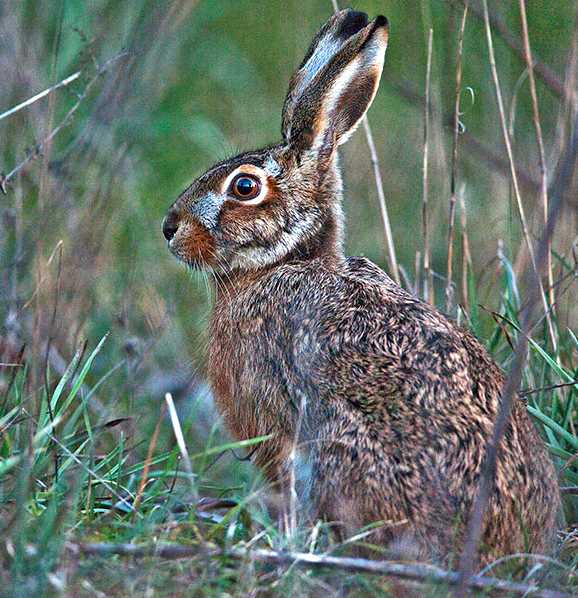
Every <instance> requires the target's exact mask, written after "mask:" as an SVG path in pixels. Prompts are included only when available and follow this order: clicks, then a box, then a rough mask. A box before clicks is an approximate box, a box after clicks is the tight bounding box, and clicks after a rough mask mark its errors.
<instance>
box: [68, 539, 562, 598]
mask: <svg viewBox="0 0 578 598" xmlns="http://www.w3.org/2000/svg"><path fill="white" fill-rule="evenodd" d="M67 548H68V551H69V552H70V553H72V554H77V555H78V554H82V555H90V556H101V557H107V556H112V555H121V556H130V557H133V558H145V557H159V558H162V559H182V558H192V557H195V556H199V555H200V553H199V549H198V547H196V546H185V545H180V544H142V545H136V544H104V543H102V544H73V543H68V544H67ZM202 556H203V557H206V556H209V557H213V558H223V557H228V558H232V559H235V560H243V561H245V560H247V561H252V562H258V563H267V564H272V565H287V566H297V567H309V568H314V569H334V570H338V571H350V572H353V573H369V574H374V575H389V576H391V577H399V578H401V579H407V580H412V581H417V582H421V583H433V584H444V585H456V583H458V578H459V575H458V573H456V572H455V571H446V570H444V569H441V568H440V567H435V566H434V565H427V564H420V563H393V562H389V561H372V560H368V559H361V558H352V557H336V556H329V555H319V554H312V553H310V552H275V551H274V550H265V549H253V550H246V549H242V548H233V549H231V550H227V551H222V550H214V551H211V552H210V553H208V554H203V555H202ZM468 587H470V588H474V589H479V590H484V589H485V590H493V591H499V592H509V593H511V594H514V595H517V596H524V595H528V594H531V595H532V596H535V597H536V598H569V594H564V593H563V592H557V591H554V590H540V589H539V588H538V586H537V585H535V584H526V583H516V582H513V581H508V580H504V579H498V578H496V577H485V576H480V575H476V576H473V577H471V578H470V580H469V583H468Z"/></svg>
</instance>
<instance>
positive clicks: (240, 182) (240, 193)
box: [231, 174, 261, 199]
mask: <svg viewBox="0 0 578 598" xmlns="http://www.w3.org/2000/svg"><path fill="white" fill-rule="evenodd" d="M231 191H232V192H233V195H234V196H235V197H236V198H237V199H255V197H257V195H259V193H260V192H261V182H260V181H259V179H258V178H256V177H254V176H251V175H248V174H238V175H237V176H236V177H235V178H234V179H233V182H232V183H231Z"/></svg>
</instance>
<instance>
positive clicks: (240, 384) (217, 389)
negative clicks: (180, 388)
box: [208, 313, 290, 438]
mask: <svg viewBox="0 0 578 598" xmlns="http://www.w3.org/2000/svg"><path fill="white" fill-rule="evenodd" d="M227 316H228V317H223V315H220V314H219V315H217V317H214V318H213V322H212V326H211V335H210V344H209V356H208V357H209V360H208V369H209V379H210V383H211V387H212V390H213V393H214V397H215V403H216V405H217V409H218V410H219V412H220V413H221V415H222V416H223V418H224V420H225V423H226V425H227V427H228V428H229V429H230V430H231V431H232V432H233V434H234V435H235V436H237V437H239V438H251V437H254V436H259V435H266V434H270V433H271V432H272V430H274V429H281V428H282V427H283V426H285V425H286V424H287V418H288V417H289V416H290V414H289V413H288V409H290V399H289V392H290V391H289V388H288V385H287V379H288V363H287V344H288V343H287V339H286V338H284V337H285V334H284V331H283V326H282V324H281V323H280V322H278V321H277V319H275V318H273V317H271V316H268V315H266V314H253V315H252V317H250V318H247V317H241V316H240V314H234V313H233V314H227Z"/></svg>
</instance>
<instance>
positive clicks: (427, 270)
mask: <svg viewBox="0 0 578 598" xmlns="http://www.w3.org/2000/svg"><path fill="white" fill-rule="evenodd" d="M432 48H433V29H431V28H430V30H429V33H428V40H427V69H426V76H425V104H424V118H423V163H422V209H421V220H422V230H423V273H424V281H423V283H424V284H423V298H424V300H425V301H429V302H430V303H431V304H432V305H433V304H434V295H433V276H432V271H431V263H430V259H431V256H430V238H429V237H430V232H429V223H428V192H429V177H428V174H429V168H428V167H429V117H430V110H431V105H430V89H431V60H432V53H433V52H432Z"/></svg>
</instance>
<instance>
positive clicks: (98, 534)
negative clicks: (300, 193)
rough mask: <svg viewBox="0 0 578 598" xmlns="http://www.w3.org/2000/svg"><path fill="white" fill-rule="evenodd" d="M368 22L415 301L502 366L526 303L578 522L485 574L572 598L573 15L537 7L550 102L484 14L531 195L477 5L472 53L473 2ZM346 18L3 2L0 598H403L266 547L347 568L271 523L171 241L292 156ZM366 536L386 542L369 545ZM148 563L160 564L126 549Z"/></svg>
mask: <svg viewBox="0 0 578 598" xmlns="http://www.w3.org/2000/svg"><path fill="white" fill-rule="evenodd" d="M352 4H353V5H354V6H355V8H358V9H360V10H364V11H366V12H368V13H369V14H371V15H375V14H377V13H383V14H386V15H387V16H388V18H389V20H390V23H391V36H390V49H389V50H388V54H387V57H386V65H385V72H384V77H383V79H382V84H381V88H380V91H379V93H378V96H377V98H376V100H375V102H374V104H373V107H372V108H371V111H370V113H369V120H370V123H371V126H372V132H373V138H374V142H375V148H376V151H377V155H378V157H379V161H380V172H381V175H382V177H383V190H384V193H385V200H386V204H387V210H388V214H389V219H390V221H391V227H392V231H393V235H392V236H393V246H394V248H395V251H396V257H397V261H398V263H399V265H400V272H401V282H402V284H403V285H404V286H406V287H407V288H410V289H412V290H413V291H414V292H416V293H417V294H419V295H421V296H426V297H427V299H428V300H430V301H432V302H435V303H436V304H437V305H438V306H439V307H440V308H441V309H443V310H445V311H447V312H448V313H450V314H451V315H452V316H453V317H455V318H456V319H457V320H458V321H460V323H462V324H463V325H465V326H469V327H470V328H471V329H472V330H473V331H474V333H475V334H476V335H477V336H478V338H480V339H481V340H483V341H484V342H485V344H486V346H487V348H488V350H489V351H490V352H491V353H492V355H493V356H494V358H495V359H496V360H497V362H498V363H499V364H500V365H501V366H502V367H503V368H504V370H506V371H508V370H509V369H510V367H511V366H512V363H513V362H514V358H515V351H514V347H515V346H516V343H517V340H518V337H519V334H520V326H521V324H520V313H521V310H522V308H523V307H524V306H527V305H528V303H529V302H531V305H532V306H533V308H534V309H533V311H532V318H531V321H530V322H529V327H528V330H529V352H528V359H527V361H526V363H525V365H524V369H523V373H522V383H521V389H520V393H521V395H522V396H523V398H524V400H526V401H527V404H528V410H529V412H530V413H531V415H532V416H533V417H534V421H535V423H536V426H537V427H538V429H539V430H540V432H541V434H542V436H543V438H544V440H545V442H546V443H547V445H548V447H549V449H550V451H551V454H552V456H553V458H554V460H555V462H556V465H557V467H558V470H559V473H560V485H561V486H562V487H563V490H564V509H565V518H566V522H565V523H564V524H562V523H561V526H560V533H559V539H560V551H559V553H558V554H557V555H555V557H552V558H546V557H540V556H534V557H532V558H525V557H524V556H519V555H518V556H516V555H513V556H512V557H511V558H507V559H503V560H502V561H500V562H498V563H495V564H494V565H493V566H492V568H491V569H490V570H489V571H486V572H485V573H486V574H488V575H491V576H493V577H499V578H502V579H505V580H511V581H512V582H515V583H519V584H526V585H532V584H536V586H539V587H540V588H555V589H558V590H560V591H565V592H567V593H569V594H571V593H575V592H578V581H577V577H576V575H577V574H576V569H577V568H578V528H577V523H576V522H577V521H578V459H577V458H576V456H577V455H578V435H577V432H576V428H577V427H578V406H577V402H578V384H577V383H576V380H577V379H578V360H577V354H578V340H577V338H576V333H575V331H576V321H577V315H578V309H577V303H576V299H575V297H576V292H577V287H576V275H577V260H576V231H577V230H578V229H577V222H578V219H577V217H576V215H577V212H576V199H575V198H576V197H577V196H578V188H577V184H576V176H575V170H572V169H575V167H576V156H575V155H572V153H571V148H572V144H571V134H572V131H573V130H574V127H575V124H574V123H575V119H576V107H577V96H576V74H577V72H578V69H577V68H576V65H577V61H578V50H577V35H576V33H577V22H578V21H577V20H576V19H577V17H576V5H575V3H573V2H570V1H568V2H566V1H562V2H556V3H540V2H536V3H532V2H529V3H528V5H527V7H526V10H527V22H528V31H529V42H530V44H531V50H532V54H533V57H534V58H535V59H537V62H536V64H535V66H534V69H533V78H535V85H536V91H537V95H536V98H535V99H536V102H533V101H532V93H531V90H532V85H531V79H532V77H529V75H530V72H529V71H528V69H527V68H526V62H525V58H524V39H525V36H524V29H523V27H522V24H521V23H522V21H521V18H520V10H519V3H518V2H514V1H512V2H505V3H503V2H500V3H498V2H490V6H489V13H490V16H491V33H492V39H493V44H494V50H495V63H496V66H497V73H498V76H499V84H500V89H501V95H502V97H503V100H504V115H503V116H504V119H505V121H504V122H505V125H506V129H507V132H508V136H509V138H511V141H512V151H513V158H514V165H515V172H516V175H517V176H516V180H517V181H518V182H519V198H518V195H517V194H516V190H515V188H514V186H513V185H512V174H511V165H510V163H509V160H508V156H507V153H506V150H505V147H504V136H503V131H502V122H501V118H500V113H499V110H498V106H497V103H496V85H495V80H494V78H493V76H492V71H491V68H490V60H489V57H488V42H487V36H486V31H485V28H484V19H483V6H484V2H482V1H479V0H470V2H469V5H470V9H469V11H468V14H467V16H466V18H465V32H464V36H463V51H462V52H461V54H460V52H459V39H460V27H461V23H462V17H463V11H464V4H463V3H462V2H461V1H458V0H455V1H450V0H448V1H446V2H439V1H435V0H421V2H420V3H401V2H378V1H377V0H363V1H362V0H360V1H356V2H352ZM410 4H411V6H410ZM331 10H332V3H331V2H330V1H329V0H323V1H322V0H317V1H316V2H307V3H304V2H302V1H300V0H285V1H283V2H280V1H279V0H267V1H262V2H255V1H250V0H223V1H222V2H209V1H207V0H204V1H203V0H170V1H166V2H156V1H154V0H129V1H126V2H122V3H120V2H114V1H112V0H95V1H93V2H89V3H84V2H73V1H71V0H57V1H54V2H38V1H34V0H20V1H17V0H7V1H5V2H2V3H1V4H0V72H1V73H2V78H1V79H2V84H1V85H0V172H2V178H0V185H1V187H2V189H3V190H4V191H5V194H0V214H1V215H2V218H1V220H0V299H1V301H0V323H1V324H0V326H1V328H0V595H24V594H29V595H42V594H47V595H51V594H65V595H70V596H76V595H87V596H89V595H90V596H91V595H99V596H102V595H137V596H138V595H143V596H144V595H150V594H151V593H153V592H154V593H158V594H159V595H175V594H183V595H253V594H256V593H258V592H260V591H263V592H265V591H267V592H271V593H273V594H279V595H284V594H285V595H286V594H296V595H309V594H310V595H317V594H319V593H321V592H326V593H328V594H330V595H334V594H339V593H344V592H347V591H352V592H354V593H359V594H373V593H377V594H381V595H389V594H390V593H391V592H394V591H396V584H397V583H398V582H397V581H396V579H397V578H396V577H387V578H384V577H383V576H380V575H375V574H371V573H367V571H365V570H363V569H362V568H361V569H360V568H357V569H356V568H355V567H353V568H352V567H351V566H344V565H343V563H341V564H339V563H337V565H335V566H331V567H330V566H319V564H308V565H303V564H301V565H302V566H297V565H295V564H291V561H292V559H291V558H276V557H266V555H265V556H264V553H257V552H254V551H255V550H262V551H263V550H268V551H272V552H273V553H274V554H277V555H282V554H285V552H286V551H291V552H305V553H316V554H327V555H337V556H339V555H344V554H346V553H347V550H346V549H347V548H348V547H347V546H343V545H340V546H339V545H334V544H332V542H331V540H330V538H329V537H328V534H327V533H326V531H327V530H326V529H325V526H324V525H322V524H318V525H316V526H315V527H313V528H311V529H310V528H299V529H291V530H289V531H287V530H286V529H284V527H283V526H279V525H278V523H277V521H274V520H272V519H271V517H270V516H269V514H268V509H267V507H268V502H269V501H270V496H269V493H268V492H267V487H266V485H265V484H264V482H263V481H262V479H261V478H260V477H259V474H258V472H257V471H255V469H254V468H253V467H252V465H251V464H250V462H249V461H247V460H244V459H243V456H244V455H246V454H247V453H249V452H250V450H251V443H256V442H259V439H254V440H253V441H251V442H249V443H244V445H241V444H242V443H231V441H230V439H229V438H228V437H227V435H226V432H225V431H224V430H223V429H222V426H221V424H220V422H219V420H218V417H217V415H216V414H215V412H214V410H213V407H212V405H211V400H210V396H209V392H208V390H207V388H206V382H205V380H204V377H203V359H204V354H205V346H206V338H205V336H204V335H205V325H206V320H207V314H208V311H209V308H210V303H211V298H210V295H211V287H210V284H208V281H207V279H206V278H205V277H204V276H203V275H202V274H198V273H195V274H191V273H189V272H188V271H186V270H185V269H184V268H182V267H181V266H179V264H178V263H177V262H176V260H174V258H172V257H171V256H170V255H169V253H168V251H167V250H166V247H165V244H164V240H163V238H162V235H161V231H160V223H161V220H162V217H163V216H164V213H165V211H166V209H167V207H168V206H169V205H170V204H171V203H172V201H173V199H174V198H175V197H176V195H177V194H178V193H179V192H180V191H181V190H182V189H183V188H184V187H185V186H186V185H187V184H188V183H189V182H190V180H191V179H192V178H193V177H194V176H196V175H197V174H199V173H200V172H202V171H203V169H204V168H206V167H208V166H210V165H211V164H212V163H214V162H215V161H216V160H217V159H219V158H222V157H223V154H230V153H235V152H236V151H237V150H240V149H243V148H247V147H248V146H253V147H259V146H262V145H264V144H267V143H270V142H273V141H275V140H277V139H278V138H279V136H280V135H279V128H280V114H279V107H280V105H281V104H282V101H283V97H284V94H285V91H286V85H287V82H288V80H289V77H290V75H291V72H292V70H293V69H294V68H295V67H296V66H297V65H298V63H299V61H300V60H301V58H302V56H303V53H304V51H305V48H306V46H307V44H308V42H309V40H310V39H311V37H312V35H313V33H314V32H315V31H316V30H317V28H318V27H319V25H320V23H322V22H323V21H324V20H325V19H326V18H327V16H328V15H329V13H330V11H331ZM430 30H431V31H433V34H432V37H431V40H432V44H431V49H432V50H431V54H430V56H431V71H430V73H429V77H426V75H427V73H426V70H427V64H428V54H429V53H428V40H429V31H430ZM460 56H461V58H460ZM460 70H461V81H460V83H459V86H458V89H459V93H458V100H459V110H458V113H457V114H458V118H457V119H455V118H454V115H455V107H456V75H457V73H458V72H460ZM76 73H80V74H79V75H76ZM71 76H72V78H71ZM68 78H71V80H69V81H65V80H67V79H68ZM426 79H429V81H430V85H429V87H428V88H427V89H426ZM62 81H65V84H62V85H60V86H58V87H57V88H55V89H53V90H51V91H50V93H47V94H46V95H45V96H44V97H42V98H40V99H38V100H37V101H34V102H32V103H30V104H29V105H27V106H25V107H23V108H21V109H19V110H16V111H14V112H12V113H10V114H6V111H8V110H9V109H10V108H12V107H13V106H17V105H18V104H20V103H21V102H23V101H24V100H26V99H28V98H32V97H33V96H34V95H35V94H37V93H39V92H40V91H42V90H45V89H48V88H50V87H51V86H53V85H55V84H58V83H59V82H62ZM426 95H427V97H428V98H429V100H430V101H429V108H430V109H429V110H428V111H424V98H425V97H426ZM536 106H538V107H539V121H537V119H536V118H535V109H536ZM426 115H427V119H426V118H425V116H426ZM426 121H427V127H426V128H425V130H424V127H425V123H426ZM536 121H537V122H539V123H540V125H541V126H540V129H541V131H540V139H541V140H542V142H543V147H544V165H545V167H546V171H547V175H548V178H547V181H548V193H547V196H548V200H549V204H550V207H552V206H555V207H556V206H557V207H556V209H553V210H551V212H552V213H553V214H554V216H555V217H556V222H555V229H554V234H553V237H552V239H551V252H549V254H548V256H549V259H548V256H546V259H544V260H541V261H542V262H544V268H543V277H542V281H543V286H544V288H545V297H544V299H545V302H546V305H547V307H548V309H547V317H546V315H545V310H544V305H543V302H542V301H541V300H540V298H538V300H537V301H534V300H533V299H532V300H531V297H532V295H533V289H534V284H535V281H534V280H533V278H532V276H525V275H524V273H525V272H531V263H530V262H531V259H529V253H528V243H527V241H528V239H529V240H530V241H531V242H532V244H533V246H534V242H536V243H535V247H536V251H537V254H540V252H541V250H542V249H543V248H544V244H546V247H547V245H548V241H547V239H546V240H545V239H544V238H543V231H544V228H545V227H544V223H545V212H544V193H543V191H544V188H543V185H542V178H541V160H540V150H539V145H538V143H537V135H536V127H535V124H536ZM456 123H457V129H456V126H455V125H456ZM456 130H457V135H456V136H455V137H454V131H456ZM424 133H425V135H424ZM424 138H425V139H426V142H427V143H426V144H424ZM454 138H455V139H457V145H454V143H455V142H454ZM454 147H456V152H455V153H454ZM574 147H575V146H574ZM424 153H427V156H428V161H427V162H426V166H427V168H426V176H425V177H424V176H423V173H422V168H423V165H424ZM454 156H455V159H454ZM342 160H343V165H344V172H345V193H346V201H345V210H346V213H347V220H348V236H347V238H348V247H347V251H348V253H350V254H364V255H367V256H368V257H370V258H371V259H373V260H374V261H376V262H377V263H380V264H381V265H382V266H383V267H384V268H386V269H388V267H389V265H388V264H391V254H390V252H388V250H387V245H386V242H385V236H384V233H383V224H382V220H381V216H380V208H379V205H378V201H377V192H376V186H375V180H374V176H373V170H372V164H371V160H370V153H369V151H368V147H367V141H366V138H365V136H364V133H363V130H362V129H360V131H359V132H357V133H356V134H355V136H354V138H353V139H352V140H351V142H350V143H349V144H348V146H347V148H346V149H345V150H344V151H343V155H342ZM568 165H570V166H568ZM564 166H566V167H567V168H568V167H569V168H570V170H571V172H573V173H574V176H570V181H569V182H568V181H567V179H568V177H567V176H566V178H564V176H562V175H563V174H564ZM567 168H566V170H567ZM452 189H453V190H454V191H455V193H454V194H452ZM424 196H425V197H426V198H427V202H425V203H424ZM452 197H453V198H454V200H455V203H454V209H452V208H451V205H452V202H451V199H452ZM518 199H520V200H521V205H522V207H523V210H524V216H525V219H526V220H527V223H528V227H527V233H528V234H527V238H525V235H524V230H523V227H522V226H521V224H520V210H519V207H520V204H519V202H518ZM546 214H547V212H546ZM424 216H425V218H424ZM450 220H453V222H454V227H453V229H452V230H453V233H452V243H451V247H452V251H453V257H452V258H451V259H450V260H449V264H450V266H451V268H450V269H451V279H449V280H448V234H449V232H448V230H449V228H450V227H449V223H450ZM552 222H553V220H552ZM424 232H425V234H424ZM540 239H542V240H541V242H540V243H538V240H540ZM388 257H389V259H388ZM424 258H425V260H424ZM424 262H425V264H424ZM390 272H391V270H390ZM550 287H551V288H550ZM166 393H170V394H171V396H172V397H174V403H175V405H176V413H172V412H171V410H170V409H169V404H170V399H169V401H168V402H167V401H166V400H165V395H166ZM179 426H180V427H181V428H182V432H183V437H184V441H185V443H186V452H185V453H184V452H183V450H182V447H179V443H178V442H177V435H178V430H179ZM183 454H185V455H187V454H188V456H186V457H185V458H183ZM95 543H99V544H103V543H104V544H106V546H100V547H99V546H95ZM166 543H170V545H171V547H173V545H174V544H178V545H179V546H181V547H185V549H186V554H187V558H183V559H176V558H173V557H175V556H179V554H182V553H179V552H178V550H176V549H174V547H173V548H171V549H170V550H165V548H163V547H164V546H165V544H166ZM351 543H371V530H360V534H359V535H358V536H357V537H356V538H353V539H352V541H351ZM141 544H144V545H147V546H151V545H154V546H155V550H153V551H152V552H146V551H145V553H144V554H138V555H135V554H128V555H127V554H126V553H127V551H130V549H128V548H127V546H128V545H141ZM88 545H90V546H88ZM171 550H173V552H172V553H171ZM252 551H253V552H252ZM111 552H112V553H117V554H116V555H115V554H110V553H111ZM259 555H260V556H259ZM410 577H411V576H410ZM418 578H419V576H418ZM420 579H421V580H422V582H423V583H425V584H426V586H425V588H426V589H425V590H423V589H422V591H425V592H426V593H431V595H437V594H439V595H445V594H446V593H447V592H448V588H449V584H451V583H453V582H452V580H451V579H450V578H443V579H442V578H439V577H436V574H435V572H434V571H433V570H428V571H426V572H425V573H424V574H423V575H422V576H421V578H420ZM434 582H435V583H434ZM412 583H417V582H415V581H413V582H412ZM509 589H510V590H511V591H512V593H516V592H517V590H516V588H515V587H514V586H511V587H510V588H509ZM477 591H480V592H481V591H483V590H481V589H479V590H477ZM518 593H519V592H518Z"/></svg>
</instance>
